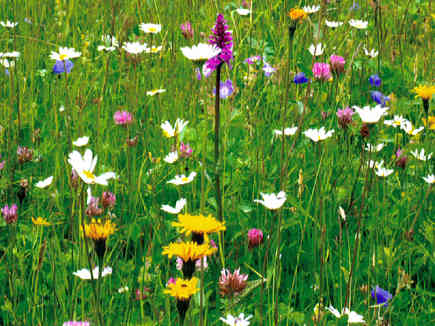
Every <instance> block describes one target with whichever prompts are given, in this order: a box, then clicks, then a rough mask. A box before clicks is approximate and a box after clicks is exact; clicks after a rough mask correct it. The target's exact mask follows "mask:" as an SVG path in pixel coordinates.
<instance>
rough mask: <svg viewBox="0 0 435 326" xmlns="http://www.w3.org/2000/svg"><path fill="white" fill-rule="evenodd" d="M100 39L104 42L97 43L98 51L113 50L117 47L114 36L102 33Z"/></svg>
mask: <svg viewBox="0 0 435 326" xmlns="http://www.w3.org/2000/svg"><path fill="white" fill-rule="evenodd" d="M101 39H102V41H103V42H104V45H99V46H98V47H97V50H98V51H107V52H112V51H115V50H116V48H117V47H119V43H118V41H117V40H116V38H115V36H111V35H103V36H102V37H101Z"/></svg>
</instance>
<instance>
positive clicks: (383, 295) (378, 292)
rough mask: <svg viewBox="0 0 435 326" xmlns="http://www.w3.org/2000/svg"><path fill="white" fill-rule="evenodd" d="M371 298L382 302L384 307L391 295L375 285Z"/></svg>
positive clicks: (378, 302) (379, 302)
mask: <svg viewBox="0 0 435 326" xmlns="http://www.w3.org/2000/svg"><path fill="white" fill-rule="evenodd" d="M372 298H373V299H376V303H377V304H383V306H384V307H387V306H388V301H390V300H391V299H392V298H393V295H392V294H391V293H390V292H388V291H386V290H384V289H382V288H380V287H379V286H378V285H376V287H375V288H374V289H373V290H372Z"/></svg>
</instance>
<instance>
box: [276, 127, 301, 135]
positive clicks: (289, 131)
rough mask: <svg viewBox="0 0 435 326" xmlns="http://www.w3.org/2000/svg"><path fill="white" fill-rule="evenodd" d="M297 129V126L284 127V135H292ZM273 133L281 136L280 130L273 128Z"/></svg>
mask: <svg viewBox="0 0 435 326" xmlns="http://www.w3.org/2000/svg"><path fill="white" fill-rule="evenodd" d="M297 130H298V127H291V128H285V129H284V136H293V135H294V134H295V133H296V131H297ZM273 134H274V135H276V136H282V130H279V129H275V130H274V131H273Z"/></svg>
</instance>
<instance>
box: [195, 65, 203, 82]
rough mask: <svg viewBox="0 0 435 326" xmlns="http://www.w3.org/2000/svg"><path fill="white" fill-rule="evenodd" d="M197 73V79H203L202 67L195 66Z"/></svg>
mask: <svg viewBox="0 0 435 326" xmlns="http://www.w3.org/2000/svg"><path fill="white" fill-rule="evenodd" d="M195 73H196V79H198V81H199V80H201V79H202V76H201V69H199V67H196V68H195Z"/></svg>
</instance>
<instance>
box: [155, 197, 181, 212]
mask: <svg viewBox="0 0 435 326" xmlns="http://www.w3.org/2000/svg"><path fill="white" fill-rule="evenodd" d="M186 203H187V200H186V199H185V198H181V199H179V200H177V202H176V203H175V207H172V206H169V205H162V207H161V210H162V211H165V212H166V213H169V214H178V213H180V212H181V210H182V209H183V208H184V206H186Z"/></svg>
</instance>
